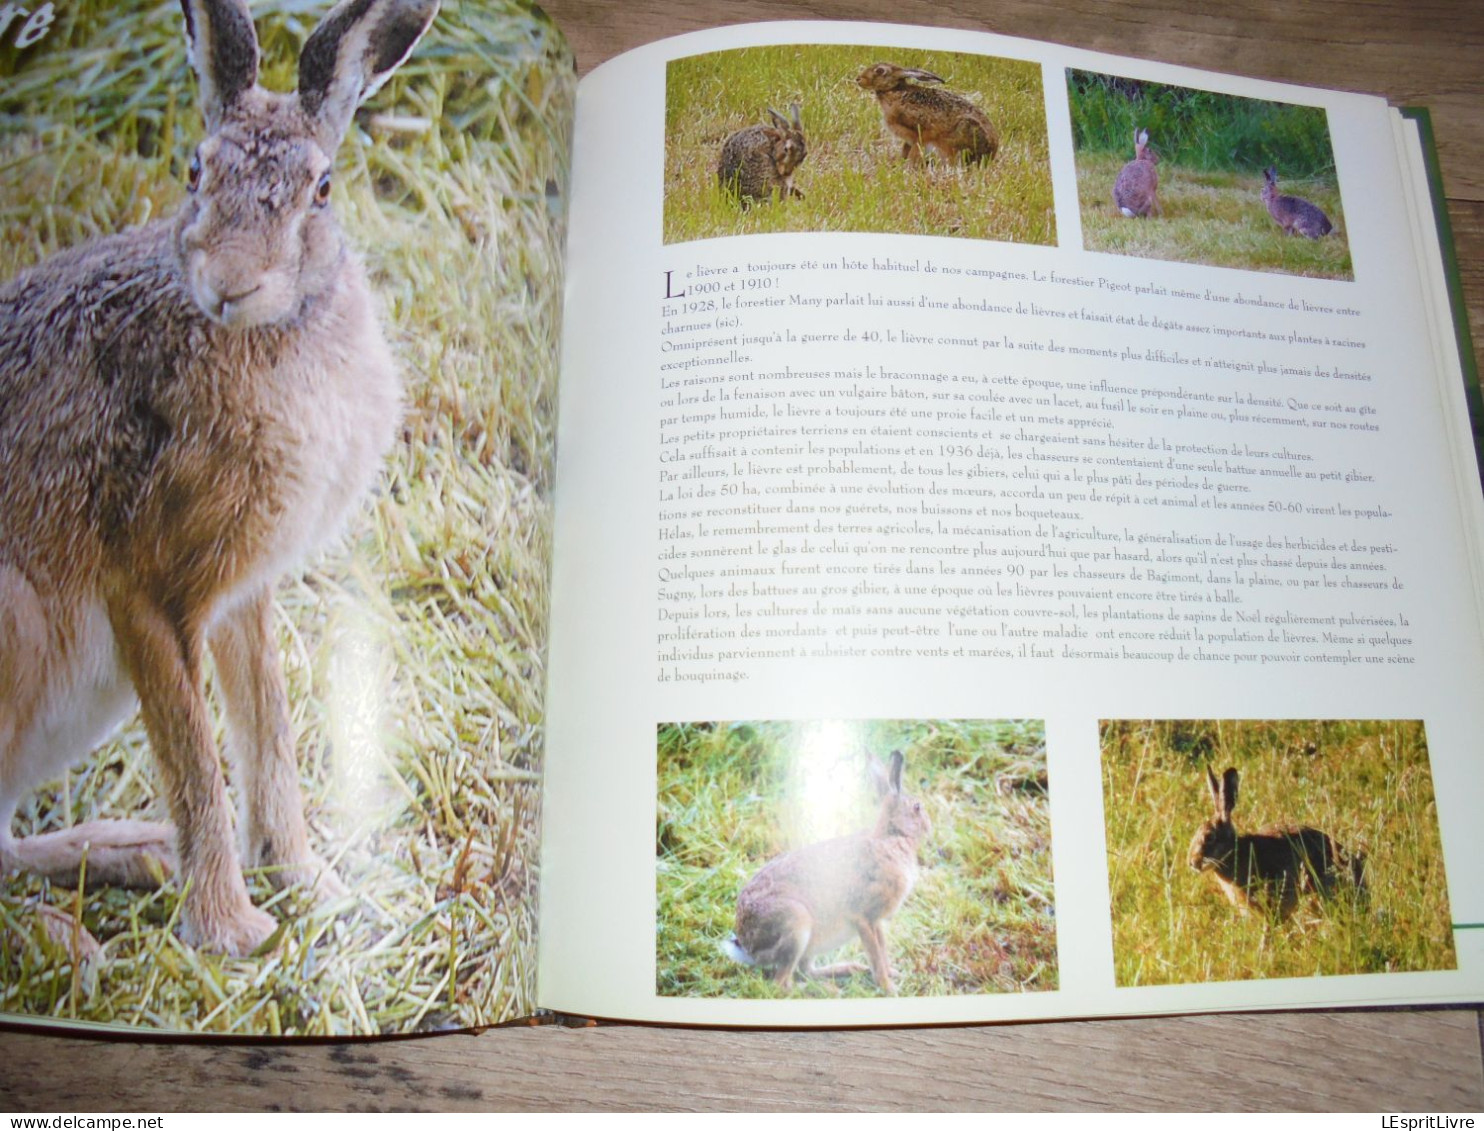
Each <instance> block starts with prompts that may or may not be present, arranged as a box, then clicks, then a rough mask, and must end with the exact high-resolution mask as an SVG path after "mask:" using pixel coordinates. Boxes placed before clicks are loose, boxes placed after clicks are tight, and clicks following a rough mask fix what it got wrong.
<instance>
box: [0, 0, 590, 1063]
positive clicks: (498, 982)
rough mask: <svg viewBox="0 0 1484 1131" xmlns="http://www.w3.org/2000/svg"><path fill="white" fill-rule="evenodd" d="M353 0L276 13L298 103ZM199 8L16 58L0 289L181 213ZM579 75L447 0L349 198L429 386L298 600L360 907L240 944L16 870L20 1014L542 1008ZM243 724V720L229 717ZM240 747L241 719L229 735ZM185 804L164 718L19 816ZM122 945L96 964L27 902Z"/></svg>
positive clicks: (519, 35) (285, 605)
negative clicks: (538, 952) (222, 944)
mask: <svg viewBox="0 0 1484 1131" xmlns="http://www.w3.org/2000/svg"><path fill="white" fill-rule="evenodd" d="M328 7H329V5H328V4H327V3H322V2H319V0H314V2H306V0H285V2H283V3H280V4H276V5H273V6H272V7H271V10H269V9H268V6H265V5H259V6H258V8H257V10H256V11H255V13H254V14H255V16H256V17H257V21H258V31H259V37H260V41H261V45H262V51H263V57H264V66H263V73H262V76H261V80H260V81H261V82H262V84H263V85H264V86H266V87H269V88H270V89H276V90H286V89H292V87H293V85H294V82H295V67H296V62H295V61H296V59H297V55H298V51H299V48H300V47H301V46H302V44H303V41H304V39H305V37H306V36H307V34H308V32H309V31H310V30H311V29H312V28H313V27H314V25H315V23H316V22H317V21H318V19H319V17H320V16H321V15H322V14H323V12H324V11H325V10H327V9H328ZM180 20H181V16H180V12H179V10H178V9H177V8H176V7H174V6H165V5H160V4H155V3H143V2H139V3H129V4H116V3H114V2H113V0H77V2H70V3H68V4H67V5H65V6H62V5H58V22H57V24H56V26H55V27H54V28H53V29H52V31H51V33H50V34H49V35H48V37H47V38H46V40H45V41H44V42H43V43H42V44H41V45H39V46H37V47H35V48H32V49H31V52H30V53H29V54H27V55H25V56H24V57H17V56H15V55H13V54H12V55H9V56H6V57H4V58H0V68H3V69H4V70H5V71H7V72H10V77H7V78H6V80H5V83H4V87H3V89H0V209H3V210H0V234H3V236H4V239H0V279H8V278H9V277H10V276H12V275H13V274H14V273H15V272H16V271H18V270H20V269H21V268H23V267H24V266H26V265H28V264H30V263H33V262H35V261H37V260H38V259H40V258H42V257H43V256H45V255H47V254H50V253H52V252H54V251H56V250H58V249H61V248H64V247H68V246H71V245H74V244H76V243H78V242H80V241H83V240H86V239H89V238H91V237H94V236H99V235H104V234H108V233H111V232H114V231H118V230H120V229H123V228H126V227H129V226H132V225H136V224H142V223H145V222H147V221H149V220H151V219H154V218H158V217H161V216H165V215H168V214H169V213H170V212H171V211H172V210H173V208H174V207H175V205H176V203H177V202H178V201H179V200H180V199H181V198H182V196H183V194H184V192H185V184H184V181H185V170H186V167H187V163H188V162H189V160H190V155H191V152H192V150H193V148H194V146H195V144H196V142H197V141H198V140H199V138H200V136H201V124H200V119H199V115H198V113H197V112H196V110H195V97H196V96H195V82H194V80H193V78H192V76H191V74H190V72H189V70H188V69H187V66H186V61H185V53H184V43H183V36H182V34H181V28H180ZM573 85H574V76H573V68H572V63H571V59H570V56H569V55H568V53H567V49H566V47H565V45H564V44H563V42H562V41H561V39H560V37H559V36H558V35H557V34H556V33H555V31H554V30H553V29H552V27H551V26H550V25H549V24H548V23H547V22H546V20H545V17H544V16H542V15H540V14H539V13H533V11H532V10H531V9H530V8H529V7H527V6H525V5H523V4H519V3H512V2H506V3H488V4H486V3H474V2H460V0H445V2H444V4H443V9H442V12H441V13H440V15H439V17H438V19H437V21H436V23H435V25H434V27H433V29H432V30H431V31H430V32H429V33H428V35H427V37H426V38H425V39H424V40H423V41H422V42H421V43H420V44H419V45H418V47H417V48H416V50H415V52H414V54H413V55H412V57H411V58H410V59H409V60H408V62H407V63H406V64H405V65H404V66H403V67H402V69H401V70H400V71H399V72H398V73H397V74H396V75H395V76H394V77H393V78H392V79H391V81H390V82H388V83H387V85H386V86H385V87H384V88H382V90H381V91H380V92H379V93H377V94H376V95H375V96H374V98H373V99H372V100H371V101H370V102H369V103H368V104H367V106H366V107H364V108H363V110H362V111H361V113H360V114H359V115H358V117H357V121H356V124H355V125H354V126H353V127H352V128H351V131H350V134H349V136H348V137H347V139H346V141H345V143H344V144H343V146H342V147H341V150H340V152H339V154H338V156H337V162H336V166H337V176H336V178H335V181H334V195H333V198H332V203H333V207H334V208H335V210H336V212H337V214H338V216H339V218H340V222H341V225H342V226H343V227H344V229H345V230H346V233H347V239H348V242H349V243H350V244H351V246H353V247H355V248H356V249H357V250H358V251H359V252H360V253H361V255H362V256H363V258H364V259H365V261H366V264H367V267H368V271H369V274H370V276H371V284H372V289H373V290H374V291H375V292H376V293H377V295H378V297H379V298H380V300H381V303H382V306H383V323H384V325H385V327H386V331H387V335H388V339H389V340H390V342H391V343H392V346H393V349H394V351H395V353H396V354H397V356H398V359H399V362H400V364H401V367H402V371H403V377H404V381H405V383H406V386H407V405H406V413H405V419H404V423H403V427H402V431H401V435H400V441H399V443H398V444H397V446H396V447H395V449H394V451H393V452H392V454H391V455H390V457H389V459H388V461H387V464H388V465H387V467H386V468H385V470H384V472H383V474H382V476H381V479H380V481H379V484H378V487H377V490H376V491H375V493H374V497H373V498H371V499H370V500H368V501H367V503H366V505H365V506H364V507H363V508H362V509H361V511H360V512H359V513H358V514H357V516H356V517H355V519H354V520H353V522H352V524H351V527H350V529H349V531H348V532H347V533H346V535H345V536H344V537H343V538H342V539H341V540H340V541H339V543H337V544H336V545H335V546H334V547H333V548H332V549H331V550H330V551H329V552H328V553H326V554H324V555H322V556H320V557H319V558H317V559H315V560H314V561H311V562H310V563H309V564H308V566H307V568H306V569H304V570H303V571H302V572H301V573H298V574H296V575H293V576H290V577H288V578H286V579H285V580H284V582H283V583H282V584H281V585H280V587H279V590H278V593H277V620H278V633H279V638H280V641H281V644H282V652H283V656H284V667H285V675H286V678H287V681H288V687H289V699H290V703H291V706H292V710H293V713H294V717H293V724H294V727H295V732H296V734H297V742H298V749H299V752H300V762H301V767H302V770H301V775H302V788H303V791H304V794H305V799H306V808H307V814H308V818H309V823H310V827H311V837H312V840H313V842H314V845H315V847H316V849H317V850H318V851H319V852H320V853H321V854H322V855H323V856H325V857H326V858H327V859H330V860H331V861H332V862H333V863H334V864H335V866H336V869H337V871H338V872H339V875H340V877H341V878H342V879H343V880H344V881H345V882H346V884H347V886H348V887H349V888H350V889H351V892H352V895H351V896H350V897H348V898H347V899H345V900H343V901H341V902H340V903H339V904H337V905H335V906H329V907H323V908H318V909H315V908H311V907H310V905H309V904H308V901H307V899H306V898H305V897H304V894H303V893H302V892H299V891H296V890H289V891H287V892H284V893H281V894H274V893H273V892H272V889H271V888H270V886H269V885H268V883H267V882H266V880H265V879H264V878H263V877H262V876H259V875H253V874H251V873H249V888H250V891H251V892H252V895H253V898H254V901H255V902H256V903H257V904H258V905H259V906H262V907H265V908H267V909H268V910H269V911H270V912H271V913H273V914H274V915H276V916H277V917H278V918H279V919H280V920H281V921H282V925H281V928H280V931H279V932H278V934H277V935H275V937H274V939H272V940H270V945H269V947H268V948H267V949H266V952H265V953H261V954H259V955H258V956H254V957H249V958H245V959H228V958H222V957H220V956H216V955H210V954H205V953H201V952H198V951H196V950H194V949H192V948H189V947H186V946H184V945H183V944H181V943H180V941H179V940H178V939H177V938H176V935H175V931H174V928H175V926H176V920H177V916H178V912H179V898H180V891H179V887H178V885H177V884H176V883H174V882H170V883H167V884H166V885H165V886H164V887H163V888H161V889H159V890H158V891H149V892H131V891H123V890H100V891H93V892H87V893H83V894H79V893H77V892H75V891H72V890H69V889H66V888H56V887H52V886H51V885H48V884H46V883H43V882H41V881H39V880H37V879H34V878H31V877H27V876H19V875H9V876H4V877H0V1012H13V1013H26V1014H39V1015H49V1016H52V1017H57V1018H65V1019H76V1020H85V1021H90V1022H99V1023H107V1024H114V1025H124V1026H140V1027H151V1028H165V1029H181V1030H189V1031H195V1032H202V1033H214V1034H267V1035H273V1036H277V1035H288V1034H294V1035H314V1036H342V1035H347V1034H378V1033H388V1032H411V1031H418V1030H429V1029H439V1028H449V1027H467V1026H476V1025H487V1024H493V1023H497V1022H500V1021H504V1020H508V1019H511V1018H513V1017H517V1016H521V1015H523V1014H526V1013H528V1012H529V1011H530V1010H531V1009H532V1008H533V1007H534V1004H535V1003H534V1000H533V995H534V987H535V971H534V957H535V951H534V939H535V931H536V916H535V903H536V887H537V881H538V878H539V877H538V869H537V867H536V864H535V860H536V851H537V844H538V841H539V815H540V805H539V782H540V775H541V769H542V763H543V758H544V751H543V746H542V730H541V717H542V716H541V710H542V702H541V700H542V695H543V689H544V680H545V632H546V613H547V600H548V594H547V582H548V569H547V566H548V558H549V547H550V540H551V507H550V503H551V486H552V484H551V473H552V472H551V465H552V455H553V442H554V441H553V433H554V423H555V422H554V412H555V379H556V359H557V339H558V332H559V319H560V297H561V290H562V270H561V250H562V245H563V239H564V226H565V185H566V161H567V142H568V139H567V136H566V131H567V128H568V122H569V119H570V109H571V101H572V96H573ZM218 713H219V712H218ZM220 738H221V735H220V733H219V734H218V741H220ZM98 815H103V816H143V817H146V818H150V819H165V817H166V813H165V806H164V803H163V799H162V798H160V797H159V796H157V794H156V783H155V779H154V774H153V770H152V766H151V760H150V755H149V751H148V749H147V742H146V739H145V737H144V733H143V728H142V726H141V725H140V724H139V723H138V722H137V720H136V721H135V722H133V723H131V724H130V725H129V726H128V727H126V729H125V730H124V731H123V732H121V733H120V734H119V735H118V736H116V737H115V738H114V739H113V740H112V741H110V742H108V743H107V744H105V745H104V746H103V747H102V748H100V750H99V751H98V752H97V753H96V754H95V756H94V757H93V758H92V759H91V760H90V761H89V762H88V763H87V764H86V765H85V766H83V767H80V768H79V769H78V770H76V771H75V772H73V773H71V774H69V775H68V776H67V777H66V778H65V779H64V780H62V781H60V782H56V783H54V784H52V785H50V786H48V787H46V788H44V789H42V790H41V791H39V792H38V793H36V794H35V795H33V796H31V797H30V798H28V799H27V800H26V801H25V802H24V803H23V804H22V806H21V808H20V811H19V813H18V815H17V818H16V821H15V828H14V830H13V831H14V832H15V833H16V834H18V835H26V834H28V833H33V832H44V831H47V830H50V829H57V828H62V827H66V826H68V825H70V824H72V823H76V822H79V821H82V820H84V819H88V818H91V817H94V816H98ZM38 900H44V901H46V902H47V903H50V904H52V905H54V906H57V907H61V908H64V909H65V910H67V911H68V912H70V913H71V914H73V915H74V916H75V917H76V920H77V921H78V922H79V923H80V924H81V925H82V926H84V927H85V928H86V929H87V930H88V931H90V932H92V933H93V935H94V936H95V937H97V938H98V940H99V941H100V942H101V943H102V954H101V956H100V957H99V958H98V959H96V960H94V961H92V962H89V963H80V964H78V965H76V966H74V965H73V964H72V962H71V961H70V958H69V956H68V954H67V951H66V950H65V949H64V948H62V947H59V946H57V945H55V944H53V943H52V942H51V941H50V940H49V939H47V938H46V937H45V936H44V934H43V932H41V931H40V929H39V927H38V919H37V917H36V916H35V915H34V914H31V913H30V911H29V909H30V906H31V905H32V904H34V903H35V902H37V901H38Z"/></svg>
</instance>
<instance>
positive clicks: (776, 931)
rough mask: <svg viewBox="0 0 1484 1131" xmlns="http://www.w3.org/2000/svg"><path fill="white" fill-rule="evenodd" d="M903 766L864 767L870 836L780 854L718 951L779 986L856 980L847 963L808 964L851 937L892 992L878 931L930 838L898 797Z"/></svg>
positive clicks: (882, 931)
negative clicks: (875, 799)
mask: <svg viewBox="0 0 1484 1131" xmlns="http://www.w3.org/2000/svg"><path fill="white" fill-rule="evenodd" d="M904 761H905V760H904V758H903V756H902V753H901V751H899V750H897V751H893V752H892V755H891V762H890V766H889V768H884V767H883V766H882V765H881V764H880V763H879V762H876V761H874V760H873V761H872V763H871V768H872V775H873V777H874V778H875V780H876V784H877V789H878V792H879V793H880V794H881V807H880V810H879V811H878V813H877V816H876V823H875V825H874V826H873V827H872V828H871V829H870V830H867V831H862V832H858V833H855V834H853V835H850V836H844V837H837V838H835V839H834V840H826V841H821V842H818V843H816V844H809V845H805V846H804V847H802V848H796V849H794V850H793V851H792V852H786V853H784V854H783V855H782V856H778V857H775V858H774V859H773V860H770V861H769V862H768V863H767V864H765V865H764V866H763V867H762V868H761V869H760V870H759V871H758V873H757V874H756V875H755V876H753V877H752V879H751V880H749V881H748V882H747V884H746V886H745V887H743V889H742V891H741V894H739V895H738V896H737V928H736V933H735V934H733V935H732V936H731V937H730V938H728V939H727V940H726V941H725V942H724V943H723V944H722V949H723V951H724V952H725V953H726V954H727V955H729V956H730V957H731V958H733V959H735V960H736V961H738V962H741V963H744V964H745V965H748V966H759V967H762V968H763V969H765V970H767V971H768V972H769V973H771V974H772V976H773V980H774V981H775V982H776V983H777V984H778V985H779V986H782V987H784V988H787V987H788V986H790V985H791V984H792V982H793V980H794V976H795V974H796V973H800V974H803V975H804V976H806V977H826V978H835V977H845V976H848V975H850V974H855V973H860V972H863V970H864V969H865V968H864V967H862V966H861V965H860V964H859V963H854V962H842V963H835V964H833V965H830V966H814V965H813V962H814V959H815V958H816V957H817V956H819V955H822V954H826V953H828V952H829V951H832V950H835V949H836V948H838V947H840V946H843V945H844V944H845V943H847V942H849V941H850V939H851V937H852V936H859V938H860V941H861V945H862V946H863V947H864V948H865V951H866V958H867V960H868V961H869V963H870V971H871V976H872V978H874V979H875V982H876V985H877V987H878V988H880V990H881V991H882V992H883V993H887V994H894V993H895V992H896V990H895V987H894V984H893V981H892V970H891V957H890V954H889V952H888V949H887V933H886V923H887V920H888V919H890V918H891V916H892V915H893V914H895V913H896V911H897V909H898V908H899V907H901V906H902V904H903V903H904V902H906V899H907V897H908V895H910V894H911V892H912V888H913V886H914V885H915V884H916V883H917V870H918V866H917V848H918V845H919V844H920V843H921V842H922V840H923V839H924V838H925V837H926V836H927V835H928V833H929V832H930V831H931V830H932V825H931V822H930V821H929V820H928V816H927V813H926V812H925V811H924V809H923V806H922V802H921V801H919V800H917V799H916V798H914V797H911V796H908V795H907V794H905V793H903V792H902V766H903V763H904Z"/></svg>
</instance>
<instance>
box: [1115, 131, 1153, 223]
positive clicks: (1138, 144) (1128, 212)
mask: <svg viewBox="0 0 1484 1131" xmlns="http://www.w3.org/2000/svg"><path fill="white" fill-rule="evenodd" d="M1158 165H1159V155H1158V154H1157V153H1155V152H1154V150H1152V149H1150V148H1149V131H1148V130H1135V131H1134V159H1133V160H1132V161H1130V162H1129V163H1128V164H1127V165H1125V166H1124V167H1123V168H1122V169H1120V170H1118V179H1117V180H1116V181H1114V182H1113V203H1114V204H1115V205H1117V206H1118V211H1120V212H1122V213H1123V214H1124V215H1125V216H1148V215H1149V214H1150V213H1151V212H1154V213H1157V214H1158V215H1161V216H1163V215H1164V210H1163V209H1162V208H1161V207H1160V205H1159V168H1158Z"/></svg>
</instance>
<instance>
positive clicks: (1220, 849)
mask: <svg viewBox="0 0 1484 1131" xmlns="http://www.w3.org/2000/svg"><path fill="white" fill-rule="evenodd" d="M1206 780H1207V783H1208V785H1209V786H1210V789H1211V803H1212V806H1213V808H1214V813H1213V815H1212V817H1211V819H1210V820H1208V821H1206V822H1205V823H1204V824H1202V825H1201V827H1200V828H1199V829H1197V830H1196V834H1195V836H1194V837H1193V838H1192V839H1191V842H1190V866H1191V867H1192V868H1194V869H1195V870H1196V871H1197V872H1206V873H1208V874H1209V875H1210V876H1211V878H1212V879H1213V880H1215V881H1216V884H1217V886H1219V887H1220V888H1221V890H1222V892H1223V893H1224V894H1225V895H1226V898H1227V899H1228V900H1230V901H1231V904H1232V906H1233V907H1236V908H1238V909H1240V910H1241V911H1242V912H1243V914H1249V913H1251V912H1252V911H1253V909H1254V906H1255V905H1256V904H1264V905H1268V906H1276V908H1277V910H1278V913H1279V914H1280V915H1281V916H1283V917H1285V918H1286V917H1287V916H1288V915H1290V914H1292V912H1293V909H1294V907H1295V906H1296V905H1297V903H1298V897H1299V895H1300V894H1301V893H1308V892H1318V893H1319V894H1320V895H1325V896H1328V895H1330V894H1332V893H1333V891H1334V887H1335V884H1336V882H1337V881H1338V880H1339V879H1340V878H1341V876H1342V875H1348V876H1349V879H1350V881H1351V882H1352V883H1353V884H1354V885H1355V888H1356V890H1357V891H1358V892H1362V893H1363V892H1364V891H1365V858H1364V856H1362V855H1360V854H1356V855H1354V856H1347V855H1346V853H1345V851H1344V850H1343V849H1342V848H1341V847H1340V845H1339V844H1338V842H1336V841H1335V840H1334V838H1333V837H1331V836H1329V835H1328V834H1327V833H1323V832H1320V831H1319V830H1318V829H1315V828H1309V827H1308V826H1300V825H1273V826H1270V827H1268V828H1265V829H1262V830H1260V831H1259V832H1255V833H1239V832H1237V830H1236V827H1235V826H1234V825H1233V824H1232V810H1234V809H1235V808H1236V807H1237V780H1238V774H1237V771H1236V769H1235V768H1232V769H1228V770H1227V771H1226V772H1225V773H1224V774H1222V776H1221V778H1220V779H1219V780H1218V779H1217V777H1216V774H1215V772H1214V771H1212V770H1211V769H1210V767H1207V769H1206ZM1274 901H1275V902H1274Z"/></svg>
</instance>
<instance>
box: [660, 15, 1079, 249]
mask: <svg viewBox="0 0 1484 1131" xmlns="http://www.w3.org/2000/svg"><path fill="white" fill-rule="evenodd" d="M757 232H899V233H911V234H913V235H929V236H962V237H965V238H968V239H982V240H1000V241H1007V242H1012V243H1029V244H1054V243H1055V242H1056V217H1055V212H1054V208H1053V204H1052V194H1051V163H1050V158H1049V155H1048V145H1047V138H1046V109H1045V99H1044V92H1043V89H1042V85H1041V66H1040V64H1039V63H1028V62H1024V61H1021V60H1017V59H1003V58H997V57H995V56H991V55H968V54H962V53H957V52H943V51H917V50H909V49H904V48H890V47H861V46H854V45H843V46H842V45H838V44H798V45H786V46H769V47H746V48H740V49H737V50H733V51H717V52H712V53H710V54H706V55H693V56H690V57H688V58H683V59H675V60H672V61H671V62H670V63H669V65H668V69H667V72H666V81H665V205H664V239H665V242H666V243H676V242H680V241H685V240H698V239H710V238H713V237H717V236H737V235H747V234H752V233H757Z"/></svg>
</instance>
